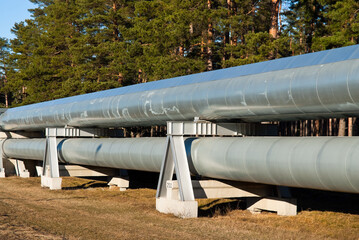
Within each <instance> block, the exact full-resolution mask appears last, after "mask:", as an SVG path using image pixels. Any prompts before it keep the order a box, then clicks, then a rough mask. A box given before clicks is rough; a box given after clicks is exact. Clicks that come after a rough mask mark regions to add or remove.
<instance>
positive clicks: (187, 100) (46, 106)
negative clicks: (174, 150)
mask: <svg viewBox="0 0 359 240" xmlns="http://www.w3.org/2000/svg"><path fill="white" fill-rule="evenodd" d="M344 116H359V45H355V46H350V47H345V48H339V49H334V50H328V51H323V52H317V53H310V54H305V55H300V56H295V57H289V58H283V59H277V60H272V61H267V62H262V63H255V64H250V65H245V66H239V67H233V68H228V69H223V70H217V71H211V72H205V73H200V74H194V75H188V76H184V77H178V78H173V79H167V80H162V81H156V82H150V83H144V84H137V85H132V86H128V87H122V88H117V89H111V90H107V91H101V92H96V93H91V94H85V95H79V96H74V97H69V98H63V99H58V100H54V101H49V102H42V103H38V104H32V105H27V106H23V107H17V108H12V109H9V110H8V111H6V112H5V113H4V114H2V115H1V116H0V126H1V128H2V129H4V130H30V129H32V130H35V129H43V128H46V127H63V126H77V127H90V126H95V127H121V126H144V125H161V124H165V122H166V121H169V120H193V118H194V117H199V118H202V119H207V120H219V119H226V120H229V119H235V120H243V121H268V120H294V119H309V118H326V117H344Z"/></svg>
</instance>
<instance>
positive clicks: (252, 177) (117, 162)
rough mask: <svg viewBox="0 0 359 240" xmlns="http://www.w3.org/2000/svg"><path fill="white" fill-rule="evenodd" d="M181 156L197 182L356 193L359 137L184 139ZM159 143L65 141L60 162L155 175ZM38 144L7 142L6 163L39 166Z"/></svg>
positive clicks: (162, 142)
mask: <svg viewBox="0 0 359 240" xmlns="http://www.w3.org/2000/svg"><path fill="white" fill-rule="evenodd" d="M189 140H190V141H187V142H186V143H187V144H186V148H187V149H186V150H187V152H188V153H189V154H190V157H191V160H190V161H191V162H192V163H193V167H194V168H195V171H196V172H197V173H198V174H200V175H203V176H206V177H212V178H219V179H227V180H234V181H246V182H255V183H264V184H274V185H283V186H292V187H303V188H313V189H322V190H330V191H341V192H351V193H359V174H358V172H359V161H358V158H357V156H359V147H358V146H359V137H350V138H349V137H317V138H310V137H302V138H296V137H266V138H262V137H245V138H238V137H232V138H231V137H227V138H219V137H218V138H217V137H216V138H201V139H194V140H193V139H189ZM165 143H166V139H165V138H128V139H126V138H124V139H66V140H64V141H62V145H61V144H59V147H58V149H59V153H60V156H62V160H64V161H66V162H68V163H72V164H81V165H91V166H101V167H111V168H121V169H135V170H143V171H153V172H159V170H160V167H161V162H162V159H163V155H164V151H165ZM44 146H45V145H44V140H33V139H9V140H6V141H5V143H4V145H3V150H4V153H5V154H6V156H8V157H11V158H22V159H38V160H42V156H43V151H44Z"/></svg>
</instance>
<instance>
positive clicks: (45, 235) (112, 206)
mask: <svg viewBox="0 0 359 240" xmlns="http://www.w3.org/2000/svg"><path fill="white" fill-rule="evenodd" d="M63 187H64V189H63V190H61V191H50V190H48V189H43V188H41V187H40V178H30V179H21V178H18V177H9V178H5V179H0V239H191V240H193V239H307V240H308V239H359V214H358V207H357V205H358V203H359V201H358V199H359V198H358V197H357V196H356V195H343V197H341V196H339V197H338V195H335V194H331V193H329V194H327V195H325V194H324V195H323V194H321V193H318V192H315V191H313V192H311V191H308V192H304V194H301V196H303V197H302V198H300V199H298V201H299V202H301V209H302V210H301V211H300V212H299V214H298V215H297V216H294V217H280V216H277V215H276V214H274V213H262V214H257V215H252V214H251V213H249V212H248V211H246V210H241V209H238V208H237V206H240V205H241V204H240V202H238V201H236V200H211V201H209V200H201V201H200V202H199V205H200V213H201V217H199V218H197V219H179V218H176V217H174V216H171V215H165V214H161V213H159V212H157V211H156V210H155V190H153V189H130V190H128V191H126V192H120V191H118V190H116V189H109V188H108V187H106V185H105V183H103V182H99V181H94V180H86V179H79V178H64V179H63ZM297 194H298V192H297ZM308 196H312V197H313V198H314V200H315V201H313V199H312V198H310V201H309V200H308V199H309V197H308ZM342 198H343V199H344V200H343V201H344V202H338V201H339V200H340V199H342ZM336 201H337V202H336ZM335 202H336V203H335ZM350 204H353V208H351V207H350V206H349V205H350ZM236 208H237V209H236ZM304 208H305V209H304ZM309 208H312V209H311V210H310V209H309ZM315 209H319V210H320V211H319V210H315Z"/></svg>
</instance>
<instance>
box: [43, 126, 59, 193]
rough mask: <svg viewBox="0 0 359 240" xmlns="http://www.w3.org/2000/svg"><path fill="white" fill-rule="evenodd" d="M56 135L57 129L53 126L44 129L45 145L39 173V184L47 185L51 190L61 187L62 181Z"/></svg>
mask: <svg viewBox="0 0 359 240" xmlns="http://www.w3.org/2000/svg"><path fill="white" fill-rule="evenodd" d="M56 136H57V131H56V129H55V128H47V129H46V146H45V156H44V162H43V169H42V170H43V171H42V175H41V186H42V187H48V188H50V189H51V190H59V189H61V183H62V179H61V178H60V171H59V160H58V155H57V142H56Z"/></svg>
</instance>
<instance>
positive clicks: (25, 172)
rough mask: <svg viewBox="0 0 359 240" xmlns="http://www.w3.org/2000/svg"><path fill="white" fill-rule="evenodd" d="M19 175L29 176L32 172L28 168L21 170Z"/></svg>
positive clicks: (22, 176)
mask: <svg viewBox="0 0 359 240" xmlns="http://www.w3.org/2000/svg"><path fill="white" fill-rule="evenodd" d="M19 177H21V178H29V177H30V172H29V171H27V170H23V171H21V172H19Z"/></svg>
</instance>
